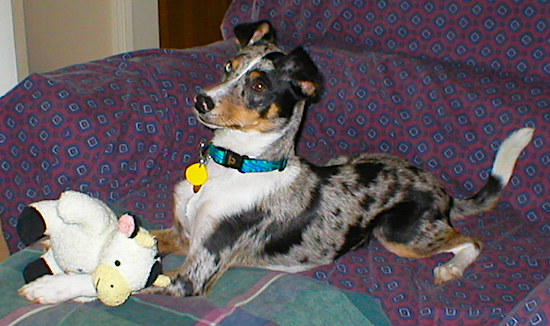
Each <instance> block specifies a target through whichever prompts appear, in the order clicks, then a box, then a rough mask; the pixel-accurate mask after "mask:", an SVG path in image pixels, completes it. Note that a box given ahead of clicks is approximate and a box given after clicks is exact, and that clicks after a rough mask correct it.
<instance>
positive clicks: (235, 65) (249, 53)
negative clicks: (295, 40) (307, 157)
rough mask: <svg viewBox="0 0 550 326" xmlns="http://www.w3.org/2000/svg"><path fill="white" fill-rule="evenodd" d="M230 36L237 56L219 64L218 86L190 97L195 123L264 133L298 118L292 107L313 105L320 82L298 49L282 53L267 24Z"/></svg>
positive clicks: (238, 29) (237, 30)
mask: <svg viewBox="0 0 550 326" xmlns="http://www.w3.org/2000/svg"><path fill="white" fill-rule="evenodd" d="M234 32H235V36H236V37H237V40H238V41H239V44H240V45H241V51H240V52H239V53H238V55H237V56H236V57H234V58H233V59H231V60H229V61H228V62H227V64H226V65H225V75H224V78H223V80H222V82H221V83H219V84H217V85H214V86H213V87H210V88H208V89H205V90H204V92H203V93H201V94H199V95H198V96H197V97H196V102H195V108H196V110H197V115H198V117H199V120H200V121H201V122H202V123H203V124H204V125H206V126H208V127H210V128H213V129H219V128H223V129H226V128H229V129H235V130H241V131H257V132H262V133H267V132H271V131H278V130H281V129H283V128H284V127H285V126H286V125H287V124H288V123H289V121H292V120H296V119H301V115H302V111H301V110H296V107H297V104H299V103H302V105H303V103H304V102H307V101H309V102H311V101H314V100H316V99H317V98H318V96H319V92H320V87H321V80H322V79H321V75H320V74H319V71H318V69H317V67H316V66H315V64H314V63H313V61H312V60H311V58H310V57H309V55H308V54H307V53H306V52H305V51H304V49H303V48H301V47H298V48H296V49H294V50H293V51H291V52H290V53H288V54H286V53H284V52H283V51H282V50H281V49H280V48H278V47H277V46H276V45H275V31H274V30H273V29H272V26H271V24H270V23H269V22H267V21H259V22H256V23H248V24H242V25H238V26H236V27H235V30H234ZM298 111H299V112H298Z"/></svg>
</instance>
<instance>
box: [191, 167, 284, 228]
mask: <svg viewBox="0 0 550 326" xmlns="http://www.w3.org/2000/svg"><path fill="white" fill-rule="evenodd" d="M208 174H209V177H208V181H207V182H206V183H205V184H204V185H202V187H201V189H200V190H199V191H198V192H197V193H196V194H194V195H193V196H191V198H190V199H189V201H188V203H187V207H186V212H187V214H186V215H187V217H188V218H189V219H190V220H191V223H192V224H193V225H194V226H195V227H196V226H197V224H202V223H203V222H204V223H207V224H212V222H214V221H216V220H218V219H222V218H227V217H234V216H237V215H239V214H240V213H242V212H245V211H248V210H251V209H253V208H255V207H257V205H258V203H259V202H260V201H261V200H262V199H263V198H265V196H269V195H271V194H273V192H274V191H277V190H278V189H281V187H283V188H284V187H285V186H286V185H288V184H289V183H290V182H292V180H293V171H292V168H290V169H288V168H287V169H286V170H285V171H283V172H279V171H273V172H264V173H240V172H238V171H237V170H234V169H229V168H225V167H222V166H219V165H217V164H216V163H210V162H209V164H208Z"/></svg>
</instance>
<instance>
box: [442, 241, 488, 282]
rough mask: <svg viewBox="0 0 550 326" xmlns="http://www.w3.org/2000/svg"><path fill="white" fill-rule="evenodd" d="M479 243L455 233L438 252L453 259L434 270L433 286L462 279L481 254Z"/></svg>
mask: <svg viewBox="0 0 550 326" xmlns="http://www.w3.org/2000/svg"><path fill="white" fill-rule="evenodd" d="M481 248H482V243H481V241H479V240H477V239H475V238H472V237H468V236H465V235H462V234H460V233H458V232H455V237H454V238H452V239H450V241H449V243H448V244H447V245H446V246H445V247H444V248H441V251H440V252H450V253H453V254H454V257H453V258H452V259H451V260H450V261H448V262H446V263H445V264H443V265H441V266H437V267H436V268H434V278H435V280H434V282H435V284H438V285H440V284H443V283H445V282H448V281H452V280H456V279H458V278H460V277H462V274H463V273H464V270H465V269H466V267H468V266H469V265H470V264H471V263H473V262H474V261H475V260H476V258H477V257H478V256H479V253H480V252H481Z"/></svg>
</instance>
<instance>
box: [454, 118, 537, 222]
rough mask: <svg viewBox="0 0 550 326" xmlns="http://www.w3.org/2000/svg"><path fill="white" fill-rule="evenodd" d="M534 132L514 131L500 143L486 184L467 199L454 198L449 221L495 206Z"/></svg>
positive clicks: (523, 129)
mask: <svg viewBox="0 0 550 326" xmlns="http://www.w3.org/2000/svg"><path fill="white" fill-rule="evenodd" d="M534 131H535V129H533V128H522V129H519V130H516V131H514V132H513V133H512V134H511V135H510V136H508V138H506V139H505V140H504V142H502V144H501V145H500V148H499V150H498V152H497V155H496V158H495V162H494V163H493V169H492V170H491V175H490V176H489V179H488V180H487V183H486V184H485V186H483V188H481V190H480V191H479V192H478V193H477V194H475V195H474V196H472V197H470V198H468V199H456V198H455V199H454V202H453V206H452V208H451V214H450V216H451V219H457V218H460V217H462V216H466V215H473V214H477V213H481V212H484V211H487V210H490V209H492V208H494V207H495V206H496V204H497V202H498V199H499V198H500V195H501V193H502V190H503V189H504V187H506V185H507V184H508V181H510V178H511V177H512V172H513V170H514V166H515V165H516V161H517V159H518V157H519V154H520V153H521V151H522V150H523V149H524V148H525V146H527V145H528V144H529V142H530V141H531V138H533V133H534Z"/></svg>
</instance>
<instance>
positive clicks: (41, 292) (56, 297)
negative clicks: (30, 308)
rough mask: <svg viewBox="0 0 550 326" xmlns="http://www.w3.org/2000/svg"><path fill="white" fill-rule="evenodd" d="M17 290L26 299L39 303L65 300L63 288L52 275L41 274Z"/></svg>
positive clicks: (53, 302) (54, 302)
mask: <svg viewBox="0 0 550 326" xmlns="http://www.w3.org/2000/svg"><path fill="white" fill-rule="evenodd" d="M18 292H19V295H21V296H22V297H24V298H26V299H27V300H29V301H32V302H36V303H41V304H56V303H60V302H63V301H66V298H65V295H64V294H63V289H60V288H59V286H58V285H57V284H56V282H55V277H54V276H53V275H45V276H42V277H40V278H38V279H36V280H34V281H32V282H31V283H29V284H26V285H24V286H23V287H21V288H20V289H19V291H18Z"/></svg>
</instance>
